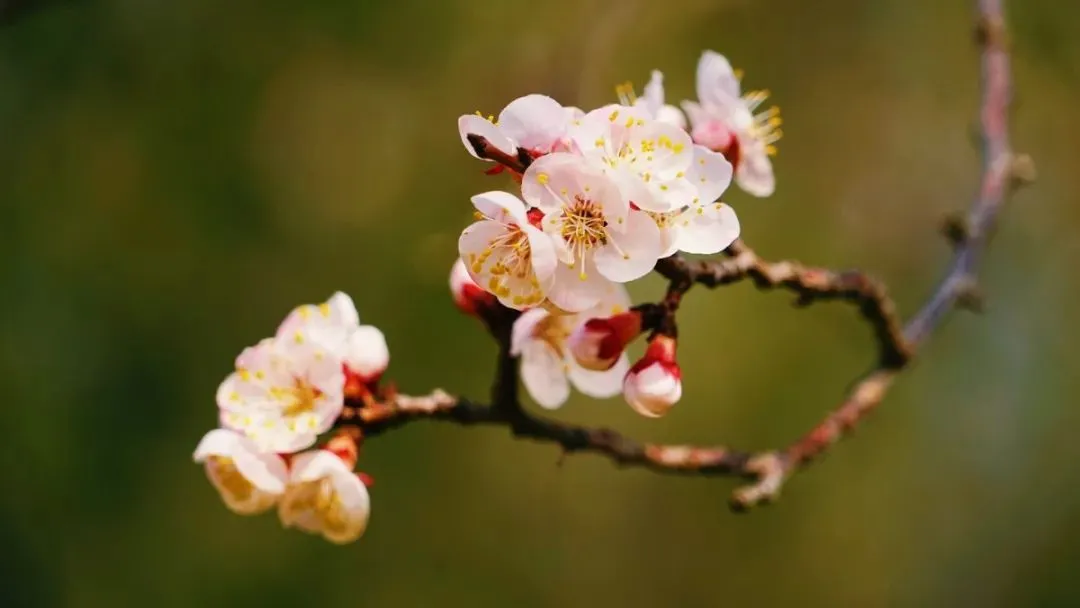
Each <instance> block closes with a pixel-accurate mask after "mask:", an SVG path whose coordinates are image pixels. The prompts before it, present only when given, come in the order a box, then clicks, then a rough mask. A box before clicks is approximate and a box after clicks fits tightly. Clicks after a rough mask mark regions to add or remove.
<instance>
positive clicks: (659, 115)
mask: <svg viewBox="0 0 1080 608" xmlns="http://www.w3.org/2000/svg"><path fill="white" fill-rule="evenodd" d="M656 120H658V121H660V122H662V123H665V124H669V125H672V126H675V127H678V128H680V129H683V130H685V129H686V116H683V113H682V112H680V111H679V108H676V107H675V106H672V105H666V104H665V105H662V106H660V109H659V110H657V111H656Z"/></svg>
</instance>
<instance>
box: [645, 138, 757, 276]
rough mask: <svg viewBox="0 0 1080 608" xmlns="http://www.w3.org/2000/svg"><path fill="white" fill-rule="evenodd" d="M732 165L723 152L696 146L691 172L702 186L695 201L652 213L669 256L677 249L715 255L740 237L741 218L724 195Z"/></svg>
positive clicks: (693, 181)
mask: <svg viewBox="0 0 1080 608" xmlns="http://www.w3.org/2000/svg"><path fill="white" fill-rule="evenodd" d="M731 174H732V167H731V163H729V162H728V161H727V160H726V159H725V158H724V156H723V155H722V154H719V153H716V152H712V151H710V150H707V149H705V148H704V147H702V146H696V145H695V146H694V163H693V166H692V167H691V169H690V171H689V173H688V175H689V177H690V181H691V182H692V183H695V184H697V185H698V196H699V197H700V198H698V199H697V200H695V201H694V202H693V203H692V204H690V205H687V206H686V207H684V208H683V209H680V210H678V211H672V212H670V213H650V214H649V216H650V217H652V218H653V220H654V221H655V222H656V225H657V226H658V227H659V228H660V239H661V242H662V244H663V247H664V252H663V253H661V254H660V257H667V256H669V255H672V254H674V253H675V252H677V251H683V252H686V253H700V254H714V253H719V252H721V251H723V250H724V249H726V248H727V246H728V245H730V244H731V243H732V242H734V241H735V239H737V238H739V230H740V228H739V218H738V217H737V216H736V215H735V210H734V209H732V208H731V206H729V205H727V204H725V203H723V202H721V201H720V200H719V199H720V196H721V195H722V194H723V193H724V191H725V190H727V188H728V186H729V185H731Z"/></svg>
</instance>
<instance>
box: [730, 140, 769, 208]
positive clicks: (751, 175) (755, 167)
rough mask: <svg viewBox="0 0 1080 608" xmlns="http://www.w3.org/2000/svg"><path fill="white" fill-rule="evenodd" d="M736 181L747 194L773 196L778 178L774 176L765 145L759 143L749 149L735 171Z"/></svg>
mask: <svg viewBox="0 0 1080 608" xmlns="http://www.w3.org/2000/svg"><path fill="white" fill-rule="evenodd" d="M735 181H736V182H737V183H738V184H739V187H740V188H742V189H743V190H744V191H746V193H747V194H751V195H753V196H757V197H762V198H764V197H767V196H772V193H773V191H775V190H776V179H775V178H774V177H773V169H772V161H770V160H769V156H768V154H766V153H765V149H764V146H762V145H760V144H758V145H755V146H754V147H753V148H751V149H749V150H747V152H746V153H745V154H744V155H743V158H742V162H740V163H739V168H738V169H737V170H736V171H735Z"/></svg>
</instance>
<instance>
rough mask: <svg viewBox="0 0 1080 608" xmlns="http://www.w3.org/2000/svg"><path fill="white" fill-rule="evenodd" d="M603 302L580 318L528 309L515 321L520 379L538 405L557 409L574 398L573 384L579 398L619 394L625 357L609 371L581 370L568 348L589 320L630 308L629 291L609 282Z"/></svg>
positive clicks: (514, 340) (513, 344)
mask: <svg viewBox="0 0 1080 608" xmlns="http://www.w3.org/2000/svg"><path fill="white" fill-rule="evenodd" d="M601 295H602V297H601V300H600V301H599V302H598V303H597V304H596V306H594V307H593V308H592V309H590V310H587V311H584V312H581V313H577V314H557V313H553V312H551V311H548V310H546V309H544V308H533V309H531V310H527V311H525V312H524V313H522V315H521V316H520V317H518V319H517V321H515V322H514V327H513V332H512V336H511V354H513V355H514V356H517V357H520V359H521V379H522V382H523V383H524V385H525V389H526V390H527V391H528V392H529V394H530V395H531V396H532V398H533V400H535V401H536V402H537V403H538V404H539V405H540V406H542V407H544V408H548V409H553V408H557V407H559V406H561V405H562V404H563V403H565V402H566V399H567V398H568V397H569V396H570V386H571V384H572V385H573V386H574V387H575V388H576V389H577V390H578V391H579V392H581V393H583V394H585V395H588V396H590V397H595V398H598V399H605V398H608V397H613V396H615V395H618V394H619V393H620V392H621V391H622V380H623V376H624V375H625V374H626V371H627V370H628V369H629V367H630V363H629V360H628V358H627V356H626V354H625V353H623V354H622V355H621V356H620V357H619V359H618V360H617V361H616V362H615V364H614V365H612V367H611V368H610V369H608V370H606V371H590V370H586V369H585V368H583V367H581V366H580V365H579V364H578V363H577V361H575V360H574V356H573V355H572V354H571V353H570V350H569V348H568V347H567V338H568V337H569V336H570V334H571V333H572V332H573V331H574V329H575V328H576V327H577V326H578V325H580V324H581V323H583V322H585V321H586V320H588V319H592V318H597V317H609V316H612V315H616V314H619V313H621V312H625V311H626V310H627V309H628V307H629V306H630V296H629V294H627V293H626V289H625V288H624V287H623V286H622V285H619V284H616V283H608V284H607V286H606V289H605V290H604V292H603V293H602V294H601Z"/></svg>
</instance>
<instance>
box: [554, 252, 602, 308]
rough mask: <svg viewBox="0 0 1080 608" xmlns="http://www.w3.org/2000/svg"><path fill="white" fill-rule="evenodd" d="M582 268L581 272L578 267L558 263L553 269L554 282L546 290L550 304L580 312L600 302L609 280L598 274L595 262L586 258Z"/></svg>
mask: <svg viewBox="0 0 1080 608" xmlns="http://www.w3.org/2000/svg"><path fill="white" fill-rule="evenodd" d="M584 270H585V272H584V273H582V272H581V269H579V268H570V267H569V266H566V265H564V264H559V266H558V268H556V269H555V282H554V283H553V284H552V286H551V290H550V291H549V292H548V299H549V300H551V302H552V304H554V305H556V306H558V307H559V308H561V309H563V310H565V311H567V312H580V311H582V310H587V309H589V308H592V307H593V306H596V304H597V303H598V302H600V300H601V299H602V298H603V297H604V294H605V293H606V292H607V289H608V284H609V283H610V281H609V280H608V279H606V278H604V276H603V275H602V274H600V272H599V271H598V270H597V269H596V265H595V263H593V261H592V260H590V259H588V258H586V263H585V269H584ZM583 277H584V278H583Z"/></svg>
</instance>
